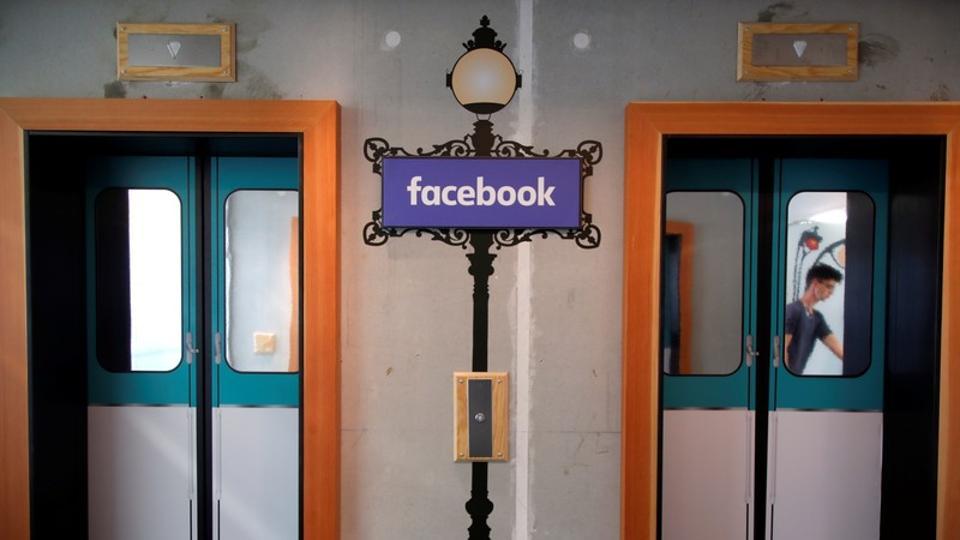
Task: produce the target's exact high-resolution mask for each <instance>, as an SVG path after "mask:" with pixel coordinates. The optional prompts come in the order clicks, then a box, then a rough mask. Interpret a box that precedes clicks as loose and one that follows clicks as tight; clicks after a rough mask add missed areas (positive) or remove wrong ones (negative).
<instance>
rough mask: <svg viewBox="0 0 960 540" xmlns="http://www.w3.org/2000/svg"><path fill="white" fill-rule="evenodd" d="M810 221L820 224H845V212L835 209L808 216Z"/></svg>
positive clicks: (843, 209) (842, 209)
mask: <svg viewBox="0 0 960 540" xmlns="http://www.w3.org/2000/svg"><path fill="white" fill-rule="evenodd" d="M810 221H819V222H820V223H837V224H839V223H846V222H847V210H846V209H845V208H835V209H833V210H827V211H826V212H820V213H817V214H814V215H812V216H810Z"/></svg>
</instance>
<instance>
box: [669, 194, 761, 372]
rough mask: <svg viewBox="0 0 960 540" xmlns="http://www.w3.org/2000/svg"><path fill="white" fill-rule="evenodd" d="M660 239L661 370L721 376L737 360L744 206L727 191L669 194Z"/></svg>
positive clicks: (738, 353) (740, 323) (738, 357)
mask: <svg viewBox="0 0 960 540" xmlns="http://www.w3.org/2000/svg"><path fill="white" fill-rule="evenodd" d="M666 217H667V223H666V230H665V234H664V238H663V281H662V286H663V316H662V317H661V331H662V341H663V369H664V372H665V373H668V374H670V375H725V374H729V373H733V372H734V371H736V369H737V366H739V365H740V359H741V354H740V352H741V346H740V345H741V335H742V330H741V328H742V301H743V202H742V201H741V200H740V198H739V197H738V196H737V195H736V194H734V193H731V192H726V191H712V192H711V191H703V192H680V191H676V192H671V193H668V194H667V196H666Z"/></svg>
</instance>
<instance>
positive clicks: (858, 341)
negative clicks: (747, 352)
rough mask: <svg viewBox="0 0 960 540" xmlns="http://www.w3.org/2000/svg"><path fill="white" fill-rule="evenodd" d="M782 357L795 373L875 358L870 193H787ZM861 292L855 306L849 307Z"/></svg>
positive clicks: (833, 370) (856, 367)
mask: <svg viewBox="0 0 960 540" xmlns="http://www.w3.org/2000/svg"><path fill="white" fill-rule="evenodd" d="M787 219H788V226H787V248H788V249H787V266H786V269H787V276H786V289H785V290H786V292H787V298H786V308H785V313H784V328H783V332H784V359H785V363H786V366H787V368H788V369H789V370H790V371H791V372H793V373H795V374H797V375H800V374H802V375H851V376H855V375H859V374H861V373H863V372H864V371H866V369H867V367H869V365H870V356H869V354H870V321H871V309H870V299H871V297H872V294H871V287H872V282H873V279H872V277H873V274H872V272H873V201H871V200H870V197H869V196H868V195H866V194H865V193H860V192H849V193H848V192H804V193H798V194H797V195H795V196H794V197H793V198H792V199H791V200H790V205H789V208H788V218H787ZM850 299H856V307H857V309H850V310H847V309H845V306H846V305H847V304H848V302H849V301H850Z"/></svg>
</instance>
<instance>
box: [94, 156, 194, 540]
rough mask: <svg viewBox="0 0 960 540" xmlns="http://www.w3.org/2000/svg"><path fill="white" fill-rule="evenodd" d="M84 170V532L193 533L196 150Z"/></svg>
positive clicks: (109, 161) (107, 538)
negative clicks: (193, 153) (192, 155)
mask: <svg viewBox="0 0 960 540" xmlns="http://www.w3.org/2000/svg"><path fill="white" fill-rule="evenodd" d="M86 177H87V179H88V180H87V190H86V194H87V196H86V205H85V206H86V210H85V214H86V216H87V218H86V224H87V231H86V235H85V236H86V239H87V248H86V253H87V257H86V261H87V295H86V297H87V302H86V303H87V329H88V331H87V355H86V356H87V403H88V406H87V422H88V423H87V477H88V484H87V494H88V516H89V518H88V528H89V537H90V538H96V539H103V540H113V539H117V540H120V539H129V538H138V539H143V540H153V539H156V540H166V539H171V538H174V539H179V538H195V537H196V516H197V499H196V493H197V490H196V457H195V454H196V402H197V399H196V398H197V393H196V391H197V388H196V380H197V359H198V355H197V354H196V352H197V351H196V347H195V344H196V336H197V333H196V332H197V330H196V328H197V323H196V313H197V310H196V307H197V306H196V298H197V296H196V281H195V279H194V276H195V275H196V257H195V253H196V251H195V249H196V244H195V242H196V224H195V219H194V216H195V213H196V199H195V192H194V190H193V185H194V183H195V175H194V160H193V159H192V158H189V157H116V158H103V159H98V160H96V161H94V162H92V163H91V165H90V167H89V169H88V170H87V172H86Z"/></svg>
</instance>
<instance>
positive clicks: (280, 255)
mask: <svg viewBox="0 0 960 540" xmlns="http://www.w3.org/2000/svg"><path fill="white" fill-rule="evenodd" d="M299 178H300V174H299V168H298V161H297V160H296V159H293V158H289V159H286V158H283V159H281V158H225V157H221V158H214V160H213V161H212V163H211V192H212V195H213V196H211V198H210V201H211V206H210V215H211V217H212V219H211V225H212V226H211V229H212V230H213V231H214V232H213V234H212V236H213V248H212V250H211V251H212V256H211V268H212V274H213V279H212V281H213V283H212V287H211V291H212V309H211V314H212V330H213V344H212V345H213V350H212V351H211V352H212V357H213V358H214V365H213V371H212V373H213V377H212V385H213V391H212V396H211V397H212V405H213V451H214V454H215V455H214V459H213V464H214V470H213V485H214V486H213V487H214V489H213V496H214V499H215V504H216V506H215V509H214V512H215V516H216V519H215V520H214V537H215V538H223V539H228V538H229V539H231V540H243V539H250V540H260V539H264V538H277V539H284V538H297V536H298V530H299V527H298V524H299V515H300V505H299V500H300V483H299V476H300V414H299V413H300V410H299V405H300V376H299V371H300V366H299V359H300V354H299V348H300V339H299V335H300V316H299V313H300V305H299V297H300V295H299V282H300V274H299V246H300V242H299V230H300V228H299V196H298V186H299Z"/></svg>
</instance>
